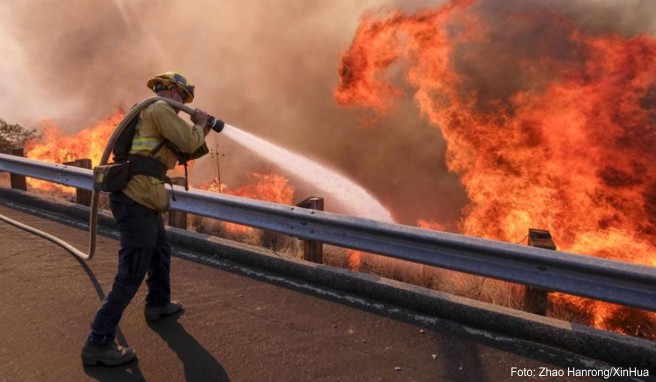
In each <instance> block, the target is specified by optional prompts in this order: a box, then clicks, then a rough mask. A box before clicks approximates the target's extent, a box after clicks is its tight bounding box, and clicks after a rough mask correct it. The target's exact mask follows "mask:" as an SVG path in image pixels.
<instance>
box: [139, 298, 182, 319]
mask: <svg viewBox="0 0 656 382" xmlns="http://www.w3.org/2000/svg"><path fill="white" fill-rule="evenodd" d="M181 310H182V304H180V303H179V302H177V301H171V302H169V303H168V304H167V305H164V306H156V307H151V308H146V309H145V310H144V315H145V316H146V321H156V320H159V319H160V318H162V317H165V316H170V315H173V314H176V313H178V312H179V311H181Z"/></svg>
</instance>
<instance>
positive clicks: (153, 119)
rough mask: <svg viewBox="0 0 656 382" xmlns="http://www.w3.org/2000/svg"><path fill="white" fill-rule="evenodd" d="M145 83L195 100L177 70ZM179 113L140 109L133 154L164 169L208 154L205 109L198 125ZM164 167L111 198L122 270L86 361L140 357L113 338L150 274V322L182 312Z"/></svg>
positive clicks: (158, 106) (110, 362)
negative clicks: (167, 223) (166, 217)
mask: <svg viewBox="0 0 656 382" xmlns="http://www.w3.org/2000/svg"><path fill="white" fill-rule="evenodd" d="M147 85H148V88H150V89H151V90H152V91H153V92H155V93H156V94H157V95H158V96H160V97H166V98H170V99H173V100H176V101H178V102H183V103H189V102H192V101H193V99H194V86H192V85H190V84H189V83H188V82H187V79H186V78H185V77H184V76H182V75H180V74H179V73H175V72H167V73H163V74H160V75H157V76H155V77H154V78H152V79H150V80H149V81H148V83H147ZM177 113H178V112H177V111H176V110H174V109H173V107H171V106H170V105H169V104H168V103H166V102H164V101H157V102H155V103H153V104H151V105H150V106H148V107H146V108H145V109H144V110H142V111H141V113H140V114H139V121H138V122H137V126H136V134H135V136H134V139H133V141H132V146H131V150H130V154H131V155H139V158H141V157H144V158H146V159H147V160H145V159H144V161H139V162H146V164H148V163H147V162H148V160H150V161H155V162H151V164H153V165H154V166H155V167H157V166H160V167H163V166H162V165H161V164H162V163H163V164H164V165H165V167H166V169H172V168H173V167H174V166H175V165H176V163H177V162H178V159H179V158H178V157H179V156H180V155H181V153H183V154H190V157H191V159H196V158H197V157H200V156H202V155H204V154H206V153H207V152H208V150H207V146H206V145H205V136H206V135H207V134H208V133H209V131H210V127H209V126H208V115H207V113H205V112H204V111H201V110H198V109H196V110H195V112H194V113H193V114H192V115H191V120H192V122H194V126H189V124H188V123H187V122H185V121H184V120H183V119H181V118H180V117H179V116H178V115H177ZM164 143H166V145H164ZM166 169H164V170H163V172H164V174H163V176H162V177H153V176H148V175H133V176H132V178H131V179H130V180H129V182H128V183H127V186H126V187H125V188H124V189H123V190H122V191H120V192H112V193H111V194H110V196H109V199H110V204H111V210H112V214H113V215H114V218H115V219H116V222H117V223H118V225H119V230H120V250H119V253H118V272H117V274H116V277H115V279H114V282H113V284H112V287H111V289H110V291H109V293H108V294H107V296H106V297H105V299H104V301H103V302H102V305H101V306H100V309H99V310H98V311H97V313H96V315H95V318H94V319H93V322H92V324H91V328H90V332H89V335H88V337H87V340H86V342H85V344H84V346H83V348H82V354H81V355H82V361H83V364H84V365H89V366H91V365H96V364H99V363H100V364H104V365H107V366H115V365H121V364H125V363H128V362H130V361H132V360H134V359H135V358H136V355H135V352H134V350H132V349H131V348H128V347H123V346H120V345H118V344H117V343H116V342H115V333H116V328H117V326H118V323H119V320H120V319H121V315H122V314H123V311H124V310H125V308H126V307H127V306H128V304H129V303H130V301H131V300H132V298H133V297H134V295H135V293H136V292H137V289H138V288H139V286H140V285H141V283H142V282H143V280H144V278H146V274H148V277H147V279H146V284H147V285H148V293H147V295H146V302H145V311H144V314H145V318H146V320H147V321H155V320H158V319H160V318H162V317H165V316H169V315H173V314H176V313H178V312H180V311H181V310H182V304H180V303H179V302H177V301H173V300H171V287H170V277H169V271H170V264H171V247H170V245H169V242H168V238H167V235H166V231H165V229H164V223H163V221H162V216H161V212H164V211H166V210H168V208H169V205H170V201H169V197H168V194H167V192H166V189H165V187H164V186H165V184H164V181H163V180H162V178H164V177H165V172H166ZM133 173H134V172H133ZM137 173H138V171H137ZM146 173H149V174H150V172H146Z"/></svg>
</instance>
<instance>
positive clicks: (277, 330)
mask: <svg viewBox="0 0 656 382" xmlns="http://www.w3.org/2000/svg"><path fill="white" fill-rule="evenodd" d="M0 214H3V215H6V216H8V217H10V218H13V219H17V220H19V221H21V222H23V223H25V224H28V225H31V226H34V227H35V228H37V229H41V230H44V231H46V232H48V233H50V234H54V235H56V236H58V237H61V238H63V239H64V240H67V241H69V242H70V243H72V244H74V245H75V246H77V247H78V248H81V249H82V248H86V244H87V233H86V232H85V231H83V230H81V229H79V228H75V227H72V226H70V225H66V224H62V223H60V222H56V221H52V220H46V219H44V218H41V217H36V216H33V215H29V214H26V213H24V212H20V211H16V210H13V209H10V208H7V207H6V206H3V205H0ZM117 250H118V244H117V242H116V240H114V239H111V238H107V237H100V238H99V244H98V252H97V255H96V257H95V258H94V259H93V260H90V261H88V262H87V263H84V262H82V261H80V260H78V259H76V258H74V257H73V256H71V255H70V254H68V253H67V252H66V251H64V250H63V249H61V248H60V247H58V246H56V245H55V244H53V243H51V242H49V241H46V240H44V239H41V238H39V237H37V236H34V235H32V234H30V233H27V232H24V231H22V230H20V229H18V228H15V227H13V226H10V225H8V224H5V223H2V222H0V381H35V382H36V381H39V382H42V381H93V380H99V381H525V380H540V381H586V380H604V381H606V380H627V379H624V378H620V379H616V378H610V379H606V378H604V376H603V375H600V376H597V377H581V376H580V375H582V374H581V373H583V374H585V373H593V374H594V373H597V374H600V373H602V372H600V371H595V370H598V369H600V368H606V367H611V365H607V364H604V363H601V362H598V361H594V360H591V359H587V358H584V357H580V356H578V355H574V354H571V353H567V352H563V351H560V350H557V349H553V348H549V347H546V346H543V345H540V344H536V343H531V342H527V341H522V340H517V339H513V338H510V337H506V336H501V335H497V334H494V333H490V332H485V331H480V330H476V329H472V328H468V327H464V326H462V325H460V324H458V323H454V322H450V321H445V320H440V319H437V318H435V317H427V316H426V317H424V316H421V315H419V314H415V313H413V312H406V313H407V316H408V317H410V316H412V317H413V320H403V319H399V318H398V317H399V314H398V311H399V310H403V309H402V308H398V307H395V306H388V305H385V304H381V303H378V302H376V301H370V300H366V299H363V298H361V297H358V296H350V295H346V294H344V293H342V292H339V291H336V290H331V289H327V288H323V287H316V286H312V285H310V284H307V283H305V282H301V281H295V280H288V279H283V278H281V277H278V276H276V275H274V274H270V273H268V272H266V271H263V270H258V269H250V268H246V267H243V266H240V265H239V264H235V263H232V264H231V263H226V262H221V261H217V262H216V264H215V265H214V266H208V265H206V264H205V265H203V264H199V263H197V262H193V261H190V260H185V259H183V258H178V257H175V258H174V259H173V261H172V271H171V272H172V274H171V279H172V294H173V297H174V298H175V299H177V300H179V301H181V302H182V303H183V304H184V306H185V312H184V313H183V314H181V315H178V316H174V317H169V318H166V319H164V320H161V321H159V322H156V323H152V324H148V323H146V321H145V320H144V318H143V299H144V290H145V286H144V287H142V288H141V289H140V291H139V293H138V294H137V296H136V298H135V299H134V300H133V302H132V303H131V305H130V306H129V307H128V309H127V310H126V312H125V314H124V316H123V319H122V321H121V323H120V333H119V336H118V337H119V340H120V342H122V343H123V344H125V345H128V346H131V347H133V348H135V349H136V351H137V355H138V361H136V362H133V363H131V364H128V365H125V366H119V367H114V368H109V367H84V366H83V365H82V362H81V359H80V354H79V353H80V348H81V346H82V343H83V341H84V339H85V336H86V333H87V330H88V327H89V323H90V321H91V319H92V317H93V315H94V313H95V311H96V309H97V308H98V306H99V304H100V301H101V299H102V298H103V296H104V294H105V292H106V291H107V290H108V288H109V286H110V285H111V280H112V279H113V276H114V272H115V269H116V259H117V257H116V253H117ZM392 311H393V312H396V313H397V314H394V315H392V314H387V313H389V312H392ZM418 322H419V323H421V322H423V324H418ZM561 373H562V374H563V375H562V376H561V375H560V374H561ZM540 374H546V375H544V376H541V375H540ZM631 380H649V379H648V378H647V379H645V378H636V379H631Z"/></svg>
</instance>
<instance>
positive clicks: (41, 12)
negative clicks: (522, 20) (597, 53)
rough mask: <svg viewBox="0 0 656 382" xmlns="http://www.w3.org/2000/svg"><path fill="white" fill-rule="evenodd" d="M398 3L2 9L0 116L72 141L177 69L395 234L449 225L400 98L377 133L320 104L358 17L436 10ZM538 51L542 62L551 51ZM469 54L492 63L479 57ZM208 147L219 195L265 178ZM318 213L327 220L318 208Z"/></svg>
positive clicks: (528, 49)
mask: <svg viewBox="0 0 656 382" xmlns="http://www.w3.org/2000/svg"><path fill="white" fill-rule="evenodd" d="M398 3H399V4H395V3H394V2H387V1H384V0H363V1H358V2H351V1H336V2H312V1H306V2H300V1H292V0H288V1H255V0H239V1H237V0H232V1H221V2H215V1H210V0H194V1H182V0H168V1H152V0H133V1H128V0H105V1H93V2H90V1H87V0H69V1H66V2H63V1H59V0H24V1H21V2H3V3H2V4H0V16H2V19H3V25H2V26H0V54H1V55H2V58H0V69H2V71H3V76H2V79H0V85H2V86H3V89H4V90H5V91H4V95H3V100H2V102H1V103H0V117H2V118H4V119H5V120H7V121H9V122H12V123H15V122H17V123H21V124H23V125H24V126H26V127H33V126H36V125H37V123H38V121H39V120H41V119H42V118H52V119H54V120H55V121H57V123H58V124H59V125H60V126H62V128H63V129H64V130H65V131H68V132H74V131H77V130H80V129H82V128H85V127H88V126H91V125H93V124H94V123H95V122H96V121H98V120H100V119H102V118H106V117H108V116H111V115H112V114H113V113H114V112H115V111H116V109H124V110H125V109H127V108H129V107H130V106H131V105H132V104H134V103H136V102H137V101H139V100H140V99H142V98H145V97H147V96H150V95H151V93H150V92H149V91H148V89H146V87H145V82H146V81H147V79H148V78H149V77H151V76H153V75H154V74H157V73H160V72H164V71H169V70H176V71H180V72H181V73H183V74H185V75H186V76H187V77H188V78H189V79H190V81H191V82H192V83H194V84H195V85H197V93H196V101H194V104H193V105H194V106H196V107H199V108H202V109H205V110H207V111H208V112H210V113H211V114H214V115H216V116H218V117H220V118H222V119H224V120H226V121H227V122H229V123H230V124H232V125H234V126H237V127H240V128H242V129H244V130H247V131H249V132H251V133H254V134H257V135H260V136H262V137H263V138H265V139H269V140H271V141H273V142H275V143H276V144H279V145H282V146H284V147H287V148H289V149H291V150H293V151H296V152H299V153H301V154H304V155H307V156H310V157H312V158H315V159H318V160H320V161H321V162H323V163H330V164H331V165H332V166H333V167H335V168H337V169H338V170H341V171H342V172H344V173H346V174H348V175H349V176H350V177H351V178H353V179H354V180H355V181H356V182H358V183H360V184H362V185H363V186H364V187H365V188H367V189H369V190H370V191H372V193H373V194H375V195H376V196H377V197H379V198H380V199H381V200H382V202H383V203H384V204H386V205H387V206H389V207H390V208H391V209H392V210H393V211H394V212H395V213H396V215H397V218H399V220H400V221H401V222H406V223H411V224H414V222H415V221H416V219H422V218H423V219H434V220H435V221H438V222H441V223H451V222H454V221H455V220H457V218H458V217H459V215H460V211H461V209H462V207H463V206H464V205H465V204H466V203H467V200H466V197H465V196H464V193H463V192H462V190H461V188H460V186H459V182H458V179H457V177H456V176H455V175H454V174H449V173H448V171H447V170H446V167H445V165H444V152H445V146H444V142H443V141H442V139H441V137H440V133H439V131H437V129H435V128H433V127H432V126H430V124H429V123H428V122H427V121H426V120H425V119H424V118H423V117H422V116H421V114H420V112H419V110H418V108H417V106H416V105H415V103H414V101H413V99H412V94H411V93H412V92H411V91H410V90H409V89H406V90H408V91H407V92H406V93H405V95H404V96H403V97H402V99H401V100H400V103H399V105H398V106H397V107H396V108H395V110H394V111H393V112H392V113H391V114H389V115H388V116H387V117H385V118H383V119H380V120H378V121H377V125H378V126H377V127H376V128H371V127H369V128H367V127H362V114H361V113H359V112H358V111H357V110H353V109H345V108H342V107H339V106H337V105H336V104H335V101H334V99H333V90H334V88H335V86H336V85H337V82H338V73H337V72H336V69H337V66H338V64H339V58H340V55H341V54H342V53H343V52H344V51H345V50H346V49H347V48H348V46H349V44H350V42H351V40H352V39H353V36H354V33H355V30H356V28H357V26H358V23H359V21H360V20H359V19H360V16H361V15H362V14H363V13H364V12H378V13H384V12H386V11H387V10H389V9H391V8H395V7H397V6H398V7H400V8H401V9H402V10H403V11H406V12H415V11H417V10H420V9H423V8H426V7H433V8H434V7H436V6H438V5H439V4H442V3H443V1H421V0H413V1H403V2H401V1H399V2H398ZM400 4H402V5H400ZM478 7H480V8H481V9H483V10H484V11H485V13H486V14H488V15H489V17H500V16H499V15H501V14H503V13H504V12H505V13H507V12H508V11H512V10H516V11H518V12H519V11H520V10H527V9H543V10H544V11H545V12H549V11H556V10H558V11H559V12H563V13H564V15H565V16H567V17H571V18H573V19H575V20H576V21H577V22H580V23H583V24H584V25H585V26H586V28H589V29H590V30H596V31H599V32H605V31H607V30H609V29H610V30H615V31H617V32H618V33H622V34H625V35H634V34H638V33H646V32H650V33H654V30H655V28H656V26H655V25H654V21H653V19H652V18H650V17H649V15H652V14H653V13H654V12H653V11H654V7H656V4H653V2H651V1H649V0H633V1H626V0H623V1H609V0H607V1H601V0H597V1H585V2H584V1H575V2H571V1H565V0H557V1H546V0H544V1H536V0H533V1H506V2H502V1H481V2H480V4H479V5H478ZM499 22H504V20H501V19H499ZM505 22H508V21H507V20H505ZM511 25H512V24H511V23H509V27H510V26H511ZM536 28H537V27H536ZM535 31H536V33H539V30H538V29H536V30H535ZM546 44H547V45H548V43H546ZM547 48H549V46H547ZM517 49H519V50H520V51H519V53H522V54H532V49H535V48H534V47H532V46H528V45H526V46H518V47H517ZM522 49H523V50H522ZM554 49H555V48H554ZM558 49H561V47H559V48H558ZM564 49H565V51H566V52H569V53H567V54H576V46H570V47H565V48H564ZM547 52H549V54H551V53H552V52H553V49H547ZM481 53H486V54H489V55H490V56H494V54H493V53H494V52H493V51H489V50H488V51H487V52H486V51H485V50H484V49H483V50H482V51H481ZM491 62H492V63H493V64H494V66H495V67H496V68H497V69H496V72H494V73H492V74H493V75H495V76H507V75H508V73H509V72H511V71H512V69H511V68H512V64H513V63H512V62H508V61H505V60H503V59H502V58H499V57H493V60H492V61H491ZM467 65H468V63H466V62H462V67H463V68H464V70H469V71H470V74H471V76H470V78H473V79H476V76H479V75H481V73H489V72H486V71H482V70H480V68H477V67H475V66H471V67H467ZM390 76H391V77H394V76H395V74H394V73H390ZM511 77H512V76H511ZM392 79H393V80H394V81H396V82H399V83H401V82H402V80H401V79H399V78H392ZM481 83H484V81H478V80H473V81H472V83H471V86H472V87H474V86H480V84H481ZM490 86H491V87H490V88H489V89H479V91H481V92H486V91H487V92H489V94H490V97H491V96H492V95H493V94H498V92H503V91H507V92H512V91H514V90H515V89H517V88H521V87H527V86H535V84H532V83H530V81H528V80H527V79H525V78H515V79H513V81H510V82H509V83H507V84H505V85H504V86H505V88H495V86H499V85H498V84H496V85H490ZM378 127H379V128H378ZM218 138H219V146H220V147H221V151H222V156H221V158H220V161H221V175H222V181H223V182H224V183H227V184H228V185H238V184H239V183H240V181H241V180H242V179H243V178H245V177H247V176H248V175H250V173H251V172H253V171H255V170H260V169H261V167H262V166H266V165H265V164H263V163H262V162H261V161H259V160H256V159H255V158H254V157H255V156H252V155H250V154H249V153H248V152H244V151H243V149H241V148H239V147H235V146H233V145H231V144H230V142H226V141H225V140H224V139H222V138H221V137H220V136H219V137H218ZM214 139H215V138H211V139H210V146H214V141H213V140H214ZM274 170H275V169H274ZM193 171H194V175H195V176H194V178H193V179H192V180H195V181H197V182H199V181H202V180H205V179H209V178H211V177H212V176H214V175H215V171H216V163H215V160H214V159H212V158H208V159H206V160H204V161H200V163H199V164H198V166H197V167H196V168H194V170H193ZM297 190H298V192H297V194H298V195H297V198H299V199H300V198H304V197H306V196H310V194H314V193H315V192H316V191H315V188H314V187H313V186H312V185H300V186H299V187H297ZM436 195H438V197H436ZM318 196H322V195H318ZM326 203H327V208H328V209H330V201H329V200H327V201H326Z"/></svg>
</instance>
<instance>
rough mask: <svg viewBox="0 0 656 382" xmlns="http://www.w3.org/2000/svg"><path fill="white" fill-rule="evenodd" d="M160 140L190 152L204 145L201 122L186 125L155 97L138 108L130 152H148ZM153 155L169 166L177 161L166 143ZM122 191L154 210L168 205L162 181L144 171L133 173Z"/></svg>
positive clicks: (184, 151)
mask: <svg viewBox="0 0 656 382" xmlns="http://www.w3.org/2000/svg"><path fill="white" fill-rule="evenodd" d="M163 140H168V141H169V142H171V143H173V144H174V145H175V146H177V147H178V148H179V149H180V151H181V152H183V153H192V152H194V151H196V150H197V149H198V148H200V147H203V146H204V145H205V135H204V134H203V128H202V127H201V126H199V125H194V126H190V125H189V124H188V123H187V122H185V121H184V120H183V119H182V118H180V117H179V116H178V115H177V114H176V112H175V110H173V108H172V107H171V106H170V105H169V104H167V103H166V102H164V101H157V102H155V103H153V104H152V105H150V106H148V107H146V108H145V109H144V110H142V111H141V114H140V115H139V122H138V123H137V127H136V133H135V137H134V140H133V141H132V149H131V150H130V153H131V154H139V155H150V152H151V151H152V149H154V148H155V147H156V146H157V145H158V144H159V143H160V142H162V141H163ZM155 158H157V159H159V160H160V161H162V162H163V163H164V164H165V165H166V167H167V168H168V169H169V170H170V169H172V168H174V167H175V165H176V163H177V161H178V157H177V155H176V154H175V153H174V152H172V151H171V150H169V149H168V148H167V147H166V146H163V147H162V148H161V149H160V150H159V151H158V152H157V153H156V154H155ZM123 193H124V194H126V195H127V196H128V197H130V199H132V200H134V201H135V202H137V203H139V204H141V205H144V206H146V207H148V208H151V209H154V210H156V211H166V210H168V209H169V206H170V201H169V197H168V194H167V192H166V189H165V188H164V184H163V182H162V181H160V180H158V179H156V178H151V177H149V176H146V175H135V176H133V177H132V179H131V180H130V181H129V182H128V185H127V187H126V188H125V189H124V190H123Z"/></svg>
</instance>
